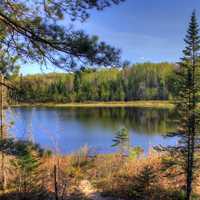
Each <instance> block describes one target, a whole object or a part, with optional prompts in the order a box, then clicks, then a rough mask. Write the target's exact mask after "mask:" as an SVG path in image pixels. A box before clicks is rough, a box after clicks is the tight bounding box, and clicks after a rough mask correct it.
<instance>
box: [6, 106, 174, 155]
mask: <svg viewBox="0 0 200 200" xmlns="http://www.w3.org/2000/svg"><path fill="white" fill-rule="evenodd" d="M8 116H9V120H11V121H14V125H13V126H12V128H11V129H10V132H11V134H12V135H14V136H15V137H17V138H20V139H27V138H28V139H32V140H33V141H34V142H36V143H39V144H40V145H41V146H42V147H44V148H47V149H51V150H53V151H57V152H59V153H62V154H67V153H71V152H73V151H76V150H78V149H80V148H81V147H83V146H84V145H88V146H89V147H91V148H93V149H95V151H97V152H98V153H109V152H113V151H115V150H116V149H114V148H113V147H111V145H112V144H113V142H112V140H113V138H114V136H115V135H116V132H117V131H118V130H119V129H120V128H122V127H126V128H127V129H128V130H129V134H130V143H131V144H132V145H133V146H140V147H142V148H143V149H144V150H145V152H147V151H148V150H149V149H150V148H151V147H152V146H154V145H159V144H162V145H168V144H174V143H175V140H174V139H169V138H165V137H164V136H165V134H166V133H167V132H170V131H173V130H175V124H174V120H173V119H174V113H173V111H170V110H168V109H147V108H145V109H141V108H12V109H11V111H10V112H9V115H8Z"/></svg>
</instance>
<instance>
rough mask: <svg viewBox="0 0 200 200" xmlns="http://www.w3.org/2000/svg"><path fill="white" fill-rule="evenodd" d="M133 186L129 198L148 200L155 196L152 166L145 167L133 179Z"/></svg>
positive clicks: (155, 184)
mask: <svg viewBox="0 0 200 200" xmlns="http://www.w3.org/2000/svg"><path fill="white" fill-rule="evenodd" d="M134 182H135V184H134V186H133V187H131V188H130V191H129V198H133V199H135V200H141V199H143V200H149V199H152V200H153V199H154V197H155V196H156V195H155V194H156V187H157V176H156V172H155V171H154V169H153V168H152V166H145V167H144V168H143V169H142V171H141V172H140V173H139V174H138V176H136V177H135V180H134Z"/></svg>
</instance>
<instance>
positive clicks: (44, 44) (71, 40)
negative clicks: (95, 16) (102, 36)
mask: <svg viewBox="0 0 200 200" xmlns="http://www.w3.org/2000/svg"><path fill="white" fill-rule="evenodd" d="M122 1H123V0H95V1H93V0H92V1H91V0H90V1H88V0H81V1H80V0H67V1H66V0H48V1H43V0H28V1H25V0H15V1H12V0H9V1H7V0H2V1H1V8H0V49H3V50H5V52H7V55H9V57H10V58H19V60H20V61H23V62H25V63H27V62H37V63H40V64H41V65H47V64H49V63H51V64H53V65H55V66H56V67H61V68H65V69H68V70H71V68H74V67H76V66H77V65H82V64H83V63H84V64H85V63H89V64H91V65H93V64H95V65H105V66H109V65H112V66H113V65H119V63H120V61H119V60H120V57H119V56H120V51H119V50H118V49H115V48H113V47H112V46H109V45H107V44H106V43H105V42H100V41H99V40H98V37H97V36H89V35H88V34H86V33H85V32H84V31H81V30H74V28H73V26H72V23H73V21H74V20H81V21H82V22H84V21H85V20H86V19H87V18H88V17H89V10H91V9H96V10H98V11H100V10H103V9H104V8H106V7H109V6H111V5H114V4H119V3H121V2H122ZM65 19H67V20H65ZM64 20H65V21H64ZM63 21H64V23H63ZM66 22H68V24H67V23H66ZM63 24H64V25H63ZM6 67H8V66H6Z"/></svg>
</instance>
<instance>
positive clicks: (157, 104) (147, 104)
mask: <svg viewBox="0 0 200 200" xmlns="http://www.w3.org/2000/svg"><path fill="white" fill-rule="evenodd" d="M12 107H56V108H68V107H85V108H94V107H138V108H169V109H171V108H173V107H174V105H173V103H172V101H157V100H155V101H150V100H149V101H144V100H141V101H127V102H125V101H110V102H83V103H20V104H16V105H12Z"/></svg>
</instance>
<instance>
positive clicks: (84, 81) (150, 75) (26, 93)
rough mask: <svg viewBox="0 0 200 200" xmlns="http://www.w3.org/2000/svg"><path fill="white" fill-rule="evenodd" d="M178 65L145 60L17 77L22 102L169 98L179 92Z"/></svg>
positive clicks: (16, 83)
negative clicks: (175, 80)
mask: <svg viewBox="0 0 200 200" xmlns="http://www.w3.org/2000/svg"><path fill="white" fill-rule="evenodd" d="M175 69H176V65H175V64H170V63H157V64H154V63H143V64H135V65H133V66H131V67H125V68H123V69H117V68H111V69H108V68H107V69H106V68H104V69H100V70H95V69H89V68H82V69H81V70H80V71H76V72H74V73H49V74H37V75H28V76H24V77H22V76H21V77H20V76H18V77H17V78H15V80H14V81H15V85H17V86H18V88H20V94H21V95H20V100H21V101H22V102H55V103H65V102H85V101H131V100H170V99H173V97H174V95H175V94H176V87H175V85H173V83H174V78H175V73H174V72H175Z"/></svg>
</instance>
